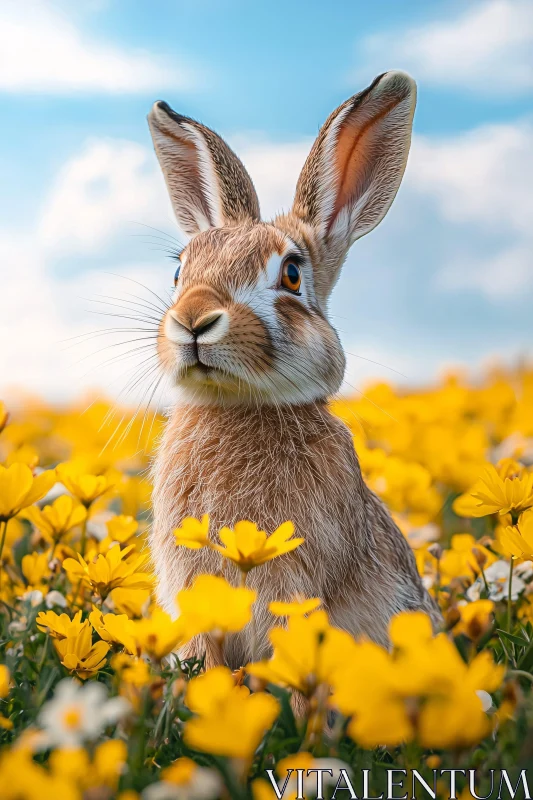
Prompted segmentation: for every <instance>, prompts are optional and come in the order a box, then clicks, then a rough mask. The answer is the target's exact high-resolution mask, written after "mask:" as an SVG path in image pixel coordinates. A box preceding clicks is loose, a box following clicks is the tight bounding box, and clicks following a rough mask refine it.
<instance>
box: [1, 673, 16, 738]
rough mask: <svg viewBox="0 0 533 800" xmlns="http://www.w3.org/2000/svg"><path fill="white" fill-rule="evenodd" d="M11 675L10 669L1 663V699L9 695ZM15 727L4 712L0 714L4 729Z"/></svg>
mask: <svg viewBox="0 0 533 800" xmlns="http://www.w3.org/2000/svg"><path fill="white" fill-rule="evenodd" d="M10 680H11V678H10V675H9V670H8V668H7V667H6V666H5V665H4V664H0V699H2V698H4V697H7V695H8V694H9V688H10V687H9V683H10ZM12 727H13V723H12V722H11V720H10V719H8V718H7V717H4V715H3V714H0V728H4V730H11V728H12Z"/></svg>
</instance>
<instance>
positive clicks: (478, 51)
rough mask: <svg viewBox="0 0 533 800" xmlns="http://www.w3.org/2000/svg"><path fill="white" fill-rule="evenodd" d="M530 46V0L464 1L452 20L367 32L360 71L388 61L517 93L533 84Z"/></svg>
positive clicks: (450, 80) (429, 76)
mask: <svg viewBox="0 0 533 800" xmlns="http://www.w3.org/2000/svg"><path fill="white" fill-rule="evenodd" d="M532 47H533V4H532V3H531V2H530V0H488V1H487V2H476V3H468V4H464V5H462V6H461V12H460V13H459V15H458V16H456V17H454V18H453V19H447V20H442V21H434V22H430V23H427V24H425V25H420V26H415V27H412V28H409V29H407V30H406V29H398V30H394V31H390V32H388V33H383V34H382V33H380V34H376V35H373V36H369V37H366V38H365V39H363V41H362V42H361V44H360V47H359V61H360V65H361V67H362V69H360V70H358V72H359V74H361V72H363V71H364V74H365V79H366V78H368V77H369V76H371V75H372V74H378V73H379V72H382V71H383V65H384V64H389V65H391V67H400V68H402V69H405V70H407V71H409V72H412V74H413V75H414V76H415V77H416V79H417V80H419V81H420V82H421V83H431V84H435V85H443V86H454V87H458V88H464V89H470V90H475V91H480V92H482V93H486V94H493V93H494V92H505V93H506V94H514V93H519V92H526V91H530V90H531V89H533V60H532V59H531V49H532Z"/></svg>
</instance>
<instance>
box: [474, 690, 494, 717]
mask: <svg viewBox="0 0 533 800" xmlns="http://www.w3.org/2000/svg"><path fill="white" fill-rule="evenodd" d="M476 694H477V696H478V697H479V699H480V700H481V705H482V706H483V711H485V713H486V712H487V711H490V709H491V708H492V697H491V696H490V694H489V693H488V692H486V691H485V690H484V689H476Z"/></svg>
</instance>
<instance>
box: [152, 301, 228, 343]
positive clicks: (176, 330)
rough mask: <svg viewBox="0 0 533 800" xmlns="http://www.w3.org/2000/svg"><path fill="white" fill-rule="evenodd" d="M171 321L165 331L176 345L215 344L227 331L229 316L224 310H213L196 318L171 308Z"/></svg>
mask: <svg viewBox="0 0 533 800" xmlns="http://www.w3.org/2000/svg"><path fill="white" fill-rule="evenodd" d="M169 316H170V317H171V318H172V320H173V325H172V328H171V329H170V330H167V327H168V326H166V327H165V331H166V333H167V336H169V338H170V339H172V340H173V341H175V342H176V343H178V344H187V343H188V342H190V343H193V342H195V341H196V343H197V344H215V343H216V342H218V341H220V339H222V337H223V336H224V335H225V334H226V333H227V331H228V329H229V314H228V313H227V311H224V309H221V308H220V309H214V310H213V311H209V312H208V313H204V314H201V315H200V316H198V317H196V316H193V315H188V314H184V313H180V312H179V311H178V310H177V309H175V308H173V309H171V310H170V312H169Z"/></svg>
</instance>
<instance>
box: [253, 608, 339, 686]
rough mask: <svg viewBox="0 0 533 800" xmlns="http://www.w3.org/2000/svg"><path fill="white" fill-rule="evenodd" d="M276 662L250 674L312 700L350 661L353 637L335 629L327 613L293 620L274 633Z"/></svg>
mask: <svg viewBox="0 0 533 800" xmlns="http://www.w3.org/2000/svg"><path fill="white" fill-rule="evenodd" d="M269 638H270V642H271V644H272V647H273V654H272V658H270V659H269V660H267V661H258V662H255V663H253V664H248V665H247V667H246V671H247V672H249V673H250V675H255V676H256V677H258V678H262V679H263V680H265V681H268V682H269V683H276V684H280V685H282V686H288V687H290V688H291V689H297V690H298V691H300V692H302V693H303V694H305V695H307V696H311V695H312V694H313V693H314V691H315V690H316V688H317V686H318V685H319V684H321V683H325V684H330V683H332V682H333V680H334V677H335V674H336V671H337V670H338V668H339V667H340V666H342V664H343V663H345V661H349V660H350V658H351V653H352V650H353V648H354V647H355V643H354V641H353V639H352V637H351V636H350V635H349V634H348V633H346V631H341V630H339V629H338V628H333V627H332V626H331V625H330V624H329V622H328V617H327V614H326V612H325V611H315V613H314V614H311V615H310V616H309V617H302V616H291V617H289V621H288V626H287V628H273V629H272V630H271V631H270V635H269Z"/></svg>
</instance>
